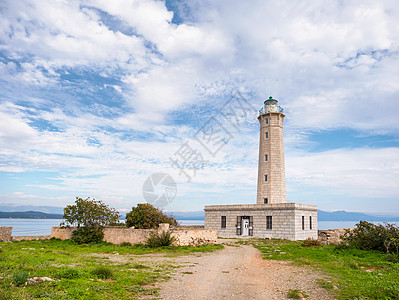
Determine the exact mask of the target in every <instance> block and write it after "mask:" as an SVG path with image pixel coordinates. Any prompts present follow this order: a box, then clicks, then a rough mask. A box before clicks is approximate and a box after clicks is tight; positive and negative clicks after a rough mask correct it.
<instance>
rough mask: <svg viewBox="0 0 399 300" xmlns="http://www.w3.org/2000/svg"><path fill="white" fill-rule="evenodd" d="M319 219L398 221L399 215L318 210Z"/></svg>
mask: <svg viewBox="0 0 399 300" xmlns="http://www.w3.org/2000/svg"><path fill="white" fill-rule="evenodd" d="M317 219H318V220H319V221H374V222H389V221H390V222H399V217H394V216H372V215H367V214H363V213H357V212H348V211H344V210H340V211H334V212H327V211H323V210H319V212H318V218H317Z"/></svg>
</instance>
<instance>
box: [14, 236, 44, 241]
mask: <svg viewBox="0 0 399 300" xmlns="http://www.w3.org/2000/svg"><path fill="white" fill-rule="evenodd" d="M50 238H51V235H17V236H13V237H12V240H13V241H17V242H18V241H32V240H48V239H50Z"/></svg>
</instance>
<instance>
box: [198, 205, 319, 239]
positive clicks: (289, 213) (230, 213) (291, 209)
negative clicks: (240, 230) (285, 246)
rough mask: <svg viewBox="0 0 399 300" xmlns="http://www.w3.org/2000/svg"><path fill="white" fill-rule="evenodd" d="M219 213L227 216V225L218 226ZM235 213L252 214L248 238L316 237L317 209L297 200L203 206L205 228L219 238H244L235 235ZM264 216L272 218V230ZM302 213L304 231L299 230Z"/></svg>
mask: <svg viewBox="0 0 399 300" xmlns="http://www.w3.org/2000/svg"><path fill="white" fill-rule="evenodd" d="M222 216H226V228H221V219H222ZM237 216H252V217H253V227H252V229H253V235H252V236H250V237H254V238H276V239H288V240H304V239H307V238H312V239H317V208H316V207H315V206H312V205H304V204H298V203H285V204H269V205H258V204H256V205H254V204H248V205H215V206H206V207H205V229H215V230H217V233H218V235H219V237H223V238H237V237H243V236H241V235H237V227H236V224H237ZM266 216H271V217H272V225H273V226H272V227H273V228H272V229H271V230H270V229H266ZM302 216H304V217H305V228H304V230H302ZM309 216H312V229H310V227H309V223H307V221H306V220H307V218H309ZM313 220H314V222H313ZM306 226H307V227H306Z"/></svg>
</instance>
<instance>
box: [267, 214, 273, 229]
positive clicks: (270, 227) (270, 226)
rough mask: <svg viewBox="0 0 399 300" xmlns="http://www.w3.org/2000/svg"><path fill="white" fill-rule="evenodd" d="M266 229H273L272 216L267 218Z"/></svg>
mask: <svg viewBox="0 0 399 300" xmlns="http://www.w3.org/2000/svg"><path fill="white" fill-rule="evenodd" d="M266 229H273V221H272V216H266Z"/></svg>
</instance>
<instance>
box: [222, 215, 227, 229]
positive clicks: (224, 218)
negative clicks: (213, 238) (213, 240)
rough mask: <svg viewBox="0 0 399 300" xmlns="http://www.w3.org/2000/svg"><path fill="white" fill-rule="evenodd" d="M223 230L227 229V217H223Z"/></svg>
mask: <svg viewBox="0 0 399 300" xmlns="http://www.w3.org/2000/svg"><path fill="white" fill-rule="evenodd" d="M222 228H226V216H222Z"/></svg>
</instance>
